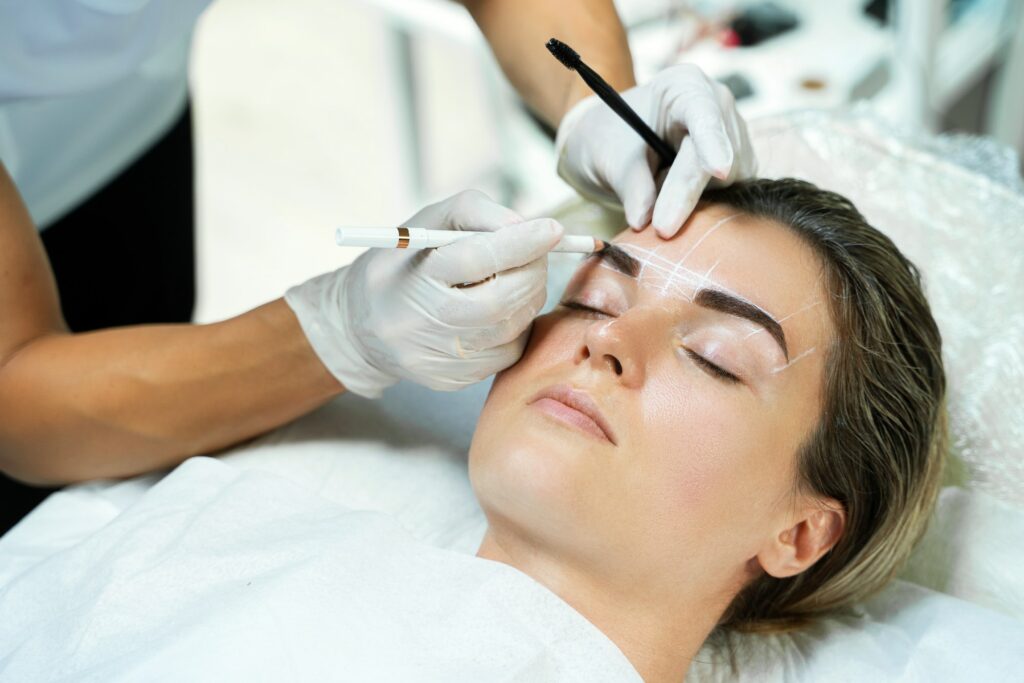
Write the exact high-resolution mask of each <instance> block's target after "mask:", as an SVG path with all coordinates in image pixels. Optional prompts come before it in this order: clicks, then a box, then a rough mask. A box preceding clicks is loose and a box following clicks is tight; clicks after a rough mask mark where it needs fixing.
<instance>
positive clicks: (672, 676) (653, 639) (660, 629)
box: [477, 527, 725, 683]
mask: <svg viewBox="0 0 1024 683" xmlns="http://www.w3.org/2000/svg"><path fill="white" fill-rule="evenodd" d="M477 557H482V558H485V559H488V560H494V561H496V562H502V563H504V564H508V565H511V566H513V567H515V568H517V569H519V570H520V571H522V572H523V573H525V574H527V575H529V576H530V577H532V578H533V579H534V580H535V581H537V582H538V583H540V584H542V585H543V586H545V587H547V588H548V589H549V590H551V591H552V592H553V593H555V594H556V595H558V596H559V597H560V598H562V600H564V601H565V602H567V603H568V604H569V605H570V606H571V607H572V608H573V609H575V610H576V611H577V612H579V613H580V614H581V615H583V616H584V617H585V618H586V619H587V620H588V621H589V622H590V623H592V624H594V626H596V627H597V628H598V629H599V630H600V631H601V632H602V633H604V634H605V636H607V637H608V639H609V640H611V641H612V642H613V643H615V645H616V646H617V647H618V648H619V650H621V651H622V653H623V654H624V655H625V656H626V658H627V659H628V660H629V661H630V663H631V664H632V665H633V667H634V668H635V669H636V670H637V673H639V674H640V676H641V678H643V679H644V681H645V683H661V682H662V681H664V682H665V683H669V682H671V683H679V682H680V681H682V680H683V679H684V678H685V677H686V672H687V670H688V669H689V667H690V661H691V660H692V659H693V657H694V655H696V654H697V651H698V650H700V648H701V645H703V643H704V640H705V639H706V638H707V636H708V634H709V633H710V632H711V630H712V629H713V628H714V626H715V623H716V622H717V620H718V617H719V616H720V615H721V613H722V611H723V610H724V609H725V605H721V606H717V605H710V604H709V603H708V601H706V600H700V599H690V600H686V599H683V598H682V597H681V596H677V595H673V596H668V597H670V598H671V599H667V600H666V599H665V598H666V597H667V596H666V595H665V593H666V592H667V591H653V593H657V594H652V591H651V590H650V589H647V590H646V591H645V590H644V589H645V588H647V582H646V581H623V582H621V583H620V584H619V585H616V582H615V581H613V580H611V579H608V578H596V577H595V576H594V575H593V573H592V572H586V571H582V570H581V568H578V567H575V566H573V565H572V564H571V563H567V562H565V561H564V560H562V559H560V558H556V557H554V556H553V555H552V554H550V553H547V552H545V551H544V550H542V549H539V548H537V547H536V546H534V545H531V544H529V543H527V542H525V541H524V540H523V539H519V538H516V537H515V536H513V535H511V534H509V535H499V534H496V533H495V531H494V529H493V527H492V528H488V530H487V533H486V534H485V535H484V540H483V542H482V543H481V545H480V549H479V550H478V551H477ZM679 593H680V594H685V595H686V596H689V597H690V598H693V597H694V596H697V595H698V591H695V590H686V591H679Z"/></svg>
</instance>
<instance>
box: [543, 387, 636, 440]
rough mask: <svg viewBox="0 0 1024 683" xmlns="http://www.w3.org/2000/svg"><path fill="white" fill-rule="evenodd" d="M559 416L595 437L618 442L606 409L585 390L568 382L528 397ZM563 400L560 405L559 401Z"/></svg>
mask: <svg viewBox="0 0 1024 683" xmlns="http://www.w3.org/2000/svg"><path fill="white" fill-rule="evenodd" d="M528 403H529V404H532V405H536V406H537V407H538V408H539V409H541V410H543V411H545V412H546V413H548V414H549V415H552V416H553V417H555V418H556V419H558V420H560V421H562V422H567V423H569V424H571V425H573V426H574V427H577V428H578V429H580V430H581V431H584V432H587V433H589V434H592V435H593V436H595V437H596V438H599V439H602V440H605V441H609V442H611V444H612V445H613V446H614V445H617V442H616V441H615V433H614V432H613V431H612V428H611V426H610V425H609V424H608V420H607V419H606V418H605V416H604V413H602V412H601V409H600V408H598V407H597V403H596V402H595V401H594V399H592V398H591V397H590V394H588V393H587V392H585V391H582V390H580V389H576V388H573V387H571V386H569V385H568V384H553V385H551V386H549V387H546V388H544V389H542V390H541V391H539V392H537V394H536V395H534V397H533V398H531V399H530V400H529V401H528ZM559 404H561V405H559Z"/></svg>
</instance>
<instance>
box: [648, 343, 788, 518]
mask: <svg viewBox="0 0 1024 683" xmlns="http://www.w3.org/2000/svg"><path fill="white" fill-rule="evenodd" d="M682 362H683V363H685V362H687V361H685V360H684V361H682ZM697 372H701V371H699V370H698V371H696V372H691V371H690V369H687V368H685V366H684V368H683V369H682V370H680V369H679V368H673V369H671V371H670V369H669V368H662V369H661V371H660V372H657V373H656V374H655V375H654V377H657V378H659V379H658V380H656V381H649V382H648V386H647V388H646V390H645V392H646V395H645V396H644V400H643V401H642V402H641V405H642V406H643V414H642V415H641V419H640V424H641V425H643V428H642V437H641V439H640V441H641V443H640V444H638V446H639V448H641V449H642V452H646V453H650V454H651V458H652V460H651V462H650V465H649V466H648V467H644V468H643V470H642V476H643V478H644V479H645V481H644V482H642V483H641V484H640V489H641V490H642V489H643V488H644V487H647V490H649V491H652V492H654V496H653V498H655V499H657V500H659V501H660V503H659V506H660V507H661V511H660V512H661V514H665V515H680V516H685V517H686V518H688V519H691V520H700V519H704V518H707V519H708V520H711V521H714V520H715V519H721V516H722V514H723V513H724V512H725V511H734V510H736V509H737V508H744V509H749V505H747V504H743V503H742V501H743V500H744V499H747V500H752V498H751V497H752V496H755V497H756V496H757V495H758V488H759V486H761V485H762V484H763V483H764V482H765V479H764V474H765V473H764V472H762V471H761V470H762V469H763V467H764V463H765V461H764V459H763V458H762V457H761V455H762V454H761V450H762V448H763V447H764V445H765V438H766V436H767V435H768V434H769V432H770V429H769V425H766V424H762V423H761V421H760V419H759V411H758V410H757V409H756V407H754V406H750V405H748V401H747V400H746V397H745V396H744V395H743V394H741V393H739V392H742V391H743V390H742V389H735V390H734V389H724V390H723V389H722V388H719V387H715V386H713V385H711V386H709V385H707V384H706V382H713V381H716V380H713V379H707V380H705V378H703V377H701V376H700V375H698V374H696V373H697ZM660 378H664V380H663V379H660ZM734 392H735V393H734ZM706 521H707V520H706Z"/></svg>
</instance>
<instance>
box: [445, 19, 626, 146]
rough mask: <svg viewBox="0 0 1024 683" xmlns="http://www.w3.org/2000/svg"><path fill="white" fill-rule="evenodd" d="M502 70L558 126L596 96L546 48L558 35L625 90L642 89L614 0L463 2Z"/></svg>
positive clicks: (536, 107) (608, 79)
mask: <svg viewBox="0 0 1024 683" xmlns="http://www.w3.org/2000/svg"><path fill="white" fill-rule="evenodd" d="M463 4H464V5H465V6H466V8H467V9H468V10H469V11H470V13H471V14H472V15H473V19H474V20H475V21H476V23H477V25H479V26H480V30H481V31H483V34H484V36H486V38H487V40H488V42H489V43H490V44H491V49H492V50H494V54H495V56H496V57H497V59H498V62H499V63H500V64H501V68H502V70H503V71H504V72H505V75H506V76H508V79H509V80H510V81H511V82H512V85H514V86H515V87H516V89H517V90H518V91H519V93H520V94H521V95H522V96H523V99H525V100H526V102H527V104H529V105H530V106H531V107H532V108H533V110H534V111H536V112H537V114H538V115H539V116H541V118H543V119H544V120H545V121H547V122H548V123H549V124H551V125H552V126H557V125H558V123H559V121H561V120H562V116H563V115H564V114H565V113H566V112H567V111H568V110H569V109H570V108H571V107H572V105H574V104H576V102H578V101H579V100H581V99H583V98H584V97H586V96H587V95H590V94H591V91H590V90H589V89H588V88H587V86H586V85H585V84H584V83H583V81H582V80H580V78H579V76H577V75H576V74H575V73H573V72H571V71H569V70H567V69H566V68H565V67H564V66H562V65H561V64H559V63H558V62H557V61H556V60H555V59H554V58H553V57H552V56H551V55H550V54H549V53H548V51H547V50H546V49H545V47H544V44H545V43H546V42H547V41H548V39H549V38H552V37H555V38H558V39H559V40H562V41H564V42H566V43H568V44H569V45H570V46H572V47H573V48H574V49H575V50H576V51H577V52H579V53H580V55H581V56H582V57H583V60H584V61H585V62H586V63H587V64H589V65H590V66H591V67H593V68H594V69H596V70H597V71H598V73H600V74H601V75H602V76H604V78H605V80H607V81H608V82H609V83H610V84H611V85H612V87H614V88H615V89H616V90H619V91H622V90H625V89H627V88H630V87H632V86H633V85H636V80H635V76H634V75H633V60H632V58H631V57H630V54H629V45H628V43H627V42H626V34H625V30H624V29H623V27H622V22H621V21H620V20H619V17H618V15H617V14H616V12H615V6H614V5H613V3H612V0H557V1H554V0H463Z"/></svg>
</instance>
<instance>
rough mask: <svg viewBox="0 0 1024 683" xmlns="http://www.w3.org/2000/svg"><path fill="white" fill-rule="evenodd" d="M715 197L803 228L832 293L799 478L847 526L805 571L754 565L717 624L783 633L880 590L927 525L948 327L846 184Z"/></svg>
mask: <svg viewBox="0 0 1024 683" xmlns="http://www.w3.org/2000/svg"><path fill="white" fill-rule="evenodd" d="M702 201H704V202H707V203H710V204H724V205H728V206H730V207H732V208H734V209H737V210H739V211H741V212H743V213H745V214H748V215H750V216H753V217H758V218H762V219H766V220H771V221H773V222H776V223H778V224H781V225H783V226H786V227H787V228H789V229H791V230H793V231H795V232H796V234H798V235H799V236H800V237H801V238H802V239H803V240H804V242H805V243H806V244H807V245H809V246H810V247H811V249H813V251H814V252H815V253H816V254H817V255H818V257H819V258H820V260H821V262H822V265H823V268H824V271H825V274H826V282H827V286H828V292H829V294H830V300H831V306H830V314H831V317H832V322H833V325H834V328H835V336H834V339H833V340H832V344H831V348H830V349H829V351H828V355H827V357H826V364H825V377H824V392H823V401H822V407H821V416H820V420H819V422H818V425H817V428H816V429H815V430H814V431H813V433H811V434H810V435H809V436H808V438H807V439H806V441H805V442H804V444H803V446H802V447H801V448H800V450H799V452H798V454H797V477H796V479H797V480H796V481H795V482H794V486H795V489H794V490H796V491H799V492H809V493H813V494H820V495H822V496H827V497H831V498H834V499H836V500H838V501H839V502H840V503H841V504H842V505H843V506H844V508H845V510H846V526H845V529H844V531H843V534H842V536H841V537H840V539H839V541H838V542H837V543H836V545H835V546H834V547H833V548H832V549H831V550H830V551H829V552H828V553H826V554H825V555H824V556H823V557H822V558H821V559H820V560H819V561H818V562H817V563H815V564H814V565H813V566H811V567H809V568H808V569H807V570H805V571H804V572H802V573H800V574H798V575H796V576H792V577H789V578H783V579H778V578H774V577H772V576H769V575H767V574H765V575H762V576H760V577H758V578H756V579H753V580H752V581H751V582H750V583H748V584H747V585H746V586H745V587H744V588H743V589H742V590H740V592H739V593H738V594H737V595H736V597H735V598H734V599H733V601H732V603H731V604H730V605H729V606H728V608H727V609H726V610H725V612H724V613H723V615H722V617H721V619H720V620H719V624H718V627H717V628H716V629H715V632H713V634H712V635H713V636H718V635H721V633H720V632H722V631H725V632H760V633H765V632H768V633H781V632H786V631H791V630H794V629H797V628H800V627H802V626H804V625H807V624H808V623H809V622H811V621H812V620H813V619H814V618H815V617H818V616H821V615H825V614H828V613H830V612H833V611H835V610H838V609H840V608H843V607H847V606H849V605H851V604H852V603H855V602H858V601H861V600H863V599H865V598H867V597H869V596H870V595H872V594H874V593H876V592H877V591H879V590H880V589H881V588H882V587H883V586H885V585H886V583H888V582H889V581H890V580H891V579H892V578H893V577H894V576H895V575H896V573H897V572H898V571H899V570H900V568H901V567H902V566H903V564H904V563H905V561H906V560H907V558H908V557H909V555H910V552H911V550H912V548H913V547H914V545H915V544H916V543H917V541H918V540H919V539H920V538H921V536H922V535H923V534H924V532H925V529H926V527H927V524H928V520H929V518H930V516H931V512H932V509H933V507H934V505H935V500H936V497H937V495H938V491H939V487H940V481H941V478H942V469H943V462H944V459H945V449H946V423H945V411H944V405H943V403H944V395H945V390H946V380H945V374H944V372H943V367H942V341H941V337H940V335H939V330H938V326H937V325H936V324H935V320H934V319H933V318H932V315H931V311H930V309H929V307H928V302H927V300H926V299H925V296H924V293H923V291H922V288H921V277H920V274H919V272H918V270H917V268H916V267H915V266H914V265H913V264H912V263H911V262H910V261H908V260H907V259H906V258H905V257H904V256H903V254H901V253H900V251H899V249H897V248H896V245H895V244H893V242H892V241H891V240H890V239H889V238H888V237H886V236H885V235H883V234H882V233H881V232H879V231H878V230H876V229H875V228H873V227H871V226H870V225H869V224H868V223H867V221H866V220H865V219H864V217H863V216H862V215H861V214H860V213H859V212H858V211H857V209H856V208H855V207H854V206H853V204H852V203H850V201H849V200H847V199H846V198H844V197H842V196H840V195H838V194H835V193H834V192H827V191H825V190H821V189H819V188H817V187H815V186H814V185H812V184H811V183H807V182H804V181H800V180H795V179H792V178H786V179H781V180H754V181H749V182H743V183H737V184H735V185H732V186H730V187H727V188H724V189H718V190H711V191H708V192H705V194H704V196H703V197H702Z"/></svg>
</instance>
